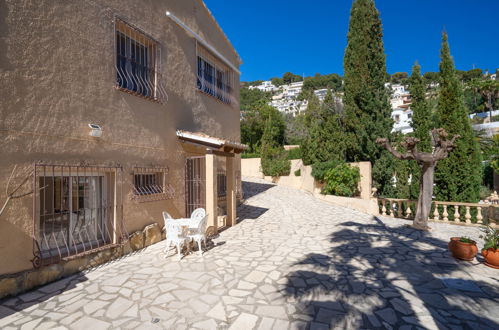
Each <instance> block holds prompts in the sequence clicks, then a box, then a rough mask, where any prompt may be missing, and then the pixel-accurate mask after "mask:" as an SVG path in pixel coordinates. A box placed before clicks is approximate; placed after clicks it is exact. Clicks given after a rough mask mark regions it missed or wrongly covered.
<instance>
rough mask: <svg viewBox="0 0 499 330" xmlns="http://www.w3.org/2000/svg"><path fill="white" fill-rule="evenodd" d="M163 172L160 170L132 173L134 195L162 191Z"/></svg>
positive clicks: (159, 192)
mask: <svg viewBox="0 0 499 330" xmlns="http://www.w3.org/2000/svg"><path fill="white" fill-rule="evenodd" d="M163 181H164V174H163V173H162V172H157V173H147V174H134V176H133V185H134V188H135V189H134V191H135V194H136V195H152V194H161V193H163V191H164V189H163V185H164V182H163Z"/></svg>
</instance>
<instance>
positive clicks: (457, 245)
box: [449, 237, 478, 261]
mask: <svg viewBox="0 0 499 330" xmlns="http://www.w3.org/2000/svg"><path fill="white" fill-rule="evenodd" d="M460 239H461V237H451V239H450V242H449V250H450V252H451V253H452V256H453V257H454V258H457V259H461V260H466V261H471V260H473V259H474V258H475V257H476V254H477V253H478V248H477V247H476V242H475V241H472V243H464V242H460V241H459V240H460Z"/></svg>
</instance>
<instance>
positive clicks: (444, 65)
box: [435, 33, 482, 202]
mask: <svg viewBox="0 0 499 330" xmlns="http://www.w3.org/2000/svg"><path fill="white" fill-rule="evenodd" d="M440 57H441V62H440V91H439V96H438V105H437V113H436V117H437V118H436V122H437V125H438V126H439V127H442V128H445V130H446V131H447V132H448V133H449V134H451V135H452V134H459V135H460V138H459V139H457V142H456V145H457V147H456V149H455V150H454V151H453V152H452V153H451V154H450V156H449V157H448V158H446V159H444V160H442V161H440V162H439V164H438V166H437V168H436V171H435V183H436V187H435V197H436V199H437V200H441V201H453V202H477V201H478V200H479V198H480V184H481V181H482V178H481V176H482V171H481V156H480V150H479V146H478V143H477V141H476V139H475V137H474V134H473V129H472V128H471V123H470V120H469V119H468V116H467V113H468V111H467V109H466V106H465V103H464V97H463V86H462V83H461V82H460V81H459V80H458V78H457V75H456V69H455V68H454V62H453V60H452V57H451V55H450V49H449V43H448V37H447V34H446V33H443V34H442V49H441V52H440Z"/></svg>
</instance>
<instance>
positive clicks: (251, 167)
mask: <svg viewBox="0 0 499 330" xmlns="http://www.w3.org/2000/svg"><path fill="white" fill-rule="evenodd" d="M350 165H352V166H355V167H358V168H359V170H360V182H359V191H360V196H359V197H358V198H349V197H340V196H331V195H322V194H321V185H320V184H319V183H317V182H316V181H315V179H314V177H313V176H312V166H305V165H303V162H302V160H301V159H295V160H291V171H290V174H289V175H288V176H280V177H278V178H272V177H269V176H264V175H263V173H262V172H261V167H260V158H249V159H242V160H241V168H242V175H243V176H246V177H253V178H263V179H265V180H267V181H269V182H274V183H277V184H279V185H283V186H287V187H291V188H295V189H301V190H304V191H307V192H309V193H312V194H313V195H314V196H315V197H317V198H319V199H321V200H323V201H325V202H328V203H331V204H334V205H338V206H344V207H348V208H352V209H355V210H358V211H361V212H366V213H369V214H378V212H379V210H378V205H377V201H376V199H375V198H371V187H372V186H371V182H372V178H371V163H370V162H358V163H350ZM298 169H299V170H300V172H301V173H300V176H296V175H295V171H296V170H298Z"/></svg>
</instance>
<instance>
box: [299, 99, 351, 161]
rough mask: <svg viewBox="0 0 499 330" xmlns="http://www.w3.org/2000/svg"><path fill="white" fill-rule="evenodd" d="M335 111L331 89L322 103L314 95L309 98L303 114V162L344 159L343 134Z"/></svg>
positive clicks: (339, 119) (339, 118)
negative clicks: (305, 123) (304, 131)
mask: <svg viewBox="0 0 499 330" xmlns="http://www.w3.org/2000/svg"><path fill="white" fill-rule="evenodd" d="M337 112H338V110H337V105H336V104H335V101H334V98H333V94H332V92H331V90H328V92H327V94H326V97H325V98H324V102H323V103H322V104H320V102H319V99H318V98H317V97H316V96H315V95H313V96H312V97H311V98H310V100H309V103H308V107H307V112H306V114H305V116H306V122H307V131H308V132H307V138H306V139H305V141H304V143H303V144H302V156H303V162H304V163H305V164H315V163H322V162H327V161H331V160H336V161H342V162H344V161H345V134H344V130H343V125H342V121H341V117H340V116H339V115H338V114H337Z"/></svg>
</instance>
